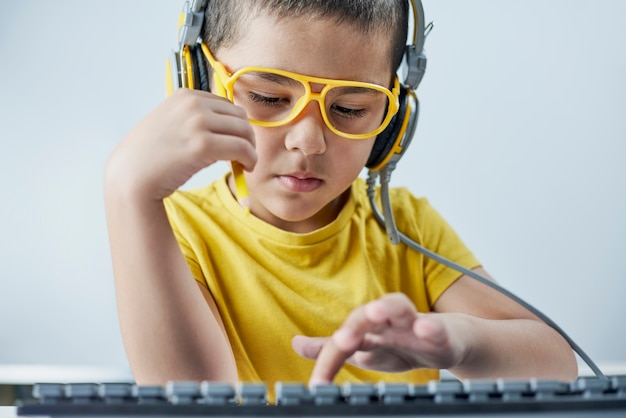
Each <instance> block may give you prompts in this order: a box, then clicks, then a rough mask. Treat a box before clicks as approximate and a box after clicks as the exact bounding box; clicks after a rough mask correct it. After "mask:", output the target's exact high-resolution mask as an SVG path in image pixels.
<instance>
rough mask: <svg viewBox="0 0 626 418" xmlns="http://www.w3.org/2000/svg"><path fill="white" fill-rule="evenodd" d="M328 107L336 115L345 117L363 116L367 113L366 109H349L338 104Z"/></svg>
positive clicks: (355, 117)
mask: <svg viewBox="0 0 626 418" xmlns="http://www.w3.org/2000/svg"><path fill="white" fill-rule="evenodd" d="M330 109H331V111H332V112H333V113H335V114H337V115H338V116H340V117H342V118H347V119H357V118H363V117H365V115H366V114H367V110H365V109H351V108H348V107H343V106H339V105H337V104H333V105H332V106H331V107H330Z"/></svg>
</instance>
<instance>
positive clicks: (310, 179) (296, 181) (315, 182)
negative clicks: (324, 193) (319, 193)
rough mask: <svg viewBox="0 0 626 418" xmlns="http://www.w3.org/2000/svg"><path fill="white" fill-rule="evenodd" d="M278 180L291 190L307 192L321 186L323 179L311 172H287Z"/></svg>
mask: <svg viewBox="0 0 626 418" xmlns="http://www.w3.org/2000/svg"><path fill="white" fill-rule="evenodd" d="M278 181H279V182H280V184H282V185H283V186H284V187H285V188H286V189H287V190H289V191H291V192H299V193H306V192H312V191H315V190H317V189H318V188H319V187H321V185H322V183H323V180H320V179H319V178H317V177H314V176H311V175H309V174H306V173H303V174H299V173H296V174H285V175H279V176H278Z"/></svg>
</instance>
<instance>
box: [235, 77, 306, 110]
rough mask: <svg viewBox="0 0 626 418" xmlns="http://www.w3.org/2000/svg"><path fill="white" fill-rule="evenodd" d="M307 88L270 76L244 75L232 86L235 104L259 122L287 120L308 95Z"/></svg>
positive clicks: (294, 81) (289, 79) (297, 82)
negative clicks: (297, 104) (305, 95)
mask: <svg viewBox="0 0 626 418" xmlns="http://www.w3.org/2000/svg"><path fill="white" fill-rule="evenodd" d="M305 91H306V90H305V88H304V85H303V84H302V83H301V82H300V81H298V80H295V79H293V78H290V77H285V76H283V75H280V74H274V73H268V72H249V73H243V74H241V75H240V76H239V78H237V80H236V81H235V84H234V86H233V102H234V103H235V104H236V105H238V106H241V107H243V108H244V109H246V111H247V112H248V117H249V118H250V119H252V120H256V121H259V122H280V121H282V120H284V119H287V118H288V117H289V116H290V115H291V112H292V111H293V109H294V107H295V106H296V103H298V100H300V99H301V98H302V97H303V96H304V94H305Z"/></svg>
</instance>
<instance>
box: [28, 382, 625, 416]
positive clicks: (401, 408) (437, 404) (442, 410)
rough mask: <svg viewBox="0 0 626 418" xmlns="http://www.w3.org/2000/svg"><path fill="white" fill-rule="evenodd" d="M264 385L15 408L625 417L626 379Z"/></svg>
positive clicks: (31, 412) (59, 387)
mask: <svg viewBox="0 0 626 418" xmlns="http://www.w3.org/2000/svg"><path fill="white" fill-rule="evenodd" d="M274 393H275V401H274V402H271V403H270V402H268V393H267V387H266V385H264V384H255V383H240V384H237V385H230V384H224V383H217V382H208V381H206V382H169V383H168V384H167V385H165V386H137V385H134V384H129V383H80V384H62V383H61V384H53V383H45V384H36V385H34V386H33V393H32V395H33V397H32V398H31V399H25V400H21V401H18V404H17V415H18V416H23V417H34V416H48V417H57V418H61V417H78V416H81V417H92V418H95V417H115V418H121V417H129V418H130V417H134V418H136V417H142V416H150V417H199V416H206V417H257V416H261V417H272V416H275V417H373V416H393V417H441V416H448V417H453V416H459V417H468V416H487V417H525V416H533V417H536V416H545V417H552V418H556V417H626V376H612V377H609V378H608V379H598V378H580V379H578V380H576V381H572V382H561V381H551V380H503V379H498V380H467V381H456V380H449V381H432V382H429V383H428V384H423V385H414V384H397V383H394V384H391V383H385V382H380V383H378V384H350V383H347V384H344V385H341V386H340V385H334V384H331V385H321V386H316V387H312V388H308V387H307V386H306V385H304V384H300V383H284V382H279V383H277V384H276V386H275V388H274Z"/></svg>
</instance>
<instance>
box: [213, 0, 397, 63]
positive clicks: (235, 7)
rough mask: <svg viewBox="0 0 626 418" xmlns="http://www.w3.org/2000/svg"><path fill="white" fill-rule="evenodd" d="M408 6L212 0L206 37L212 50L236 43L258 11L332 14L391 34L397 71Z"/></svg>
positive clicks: (372, 1) (391, 1)
mask: <svg viewBox="0 0 626 418" xmlns="http://www.w3.org/2000/svg"><path fill="white" fill-rule="evenodd" d="M408 9H409V7H408V0H208V5H207V8H206V11H205V19H204V28H203V41H204V42H205V43H206V44H207V45H208V47H209V48H210V49H211V50H212V51H217V50H218V49H219V48H220V47H227V46H230V45H233V44H234V43H236V42H237V41H238V40H239V39H240V38H241V35H242V32H241V31H243V30H244V28H245V27H246V23H247V22H249V21H250V19H251V18H252V17H254V16H255V15H256V14H258V13H266V14H268V15H270V16H272V15H273V16H277V17H280V18H283V17H301V16H310V17H312V18H329V19H334V20H335V21H336V22H337V23H338V24H350V25H354V26H355V27H356V28H358V29H359V30H361V31H362V32H363V33H365V34H367V33H382V34H389V36H390V41H391V45H390V53H391V56H390V63H391V66H392V68H391V70H392V74H395V72H396V70H397V68H398V67H399V66H400V63H401V62H402V58H403V56H404V49H405V46H406V41H407V30H408V13H409V10H408ZM363 47H364V48H366V47H367V46H366V45H364V46H363Z"/></svg>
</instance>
